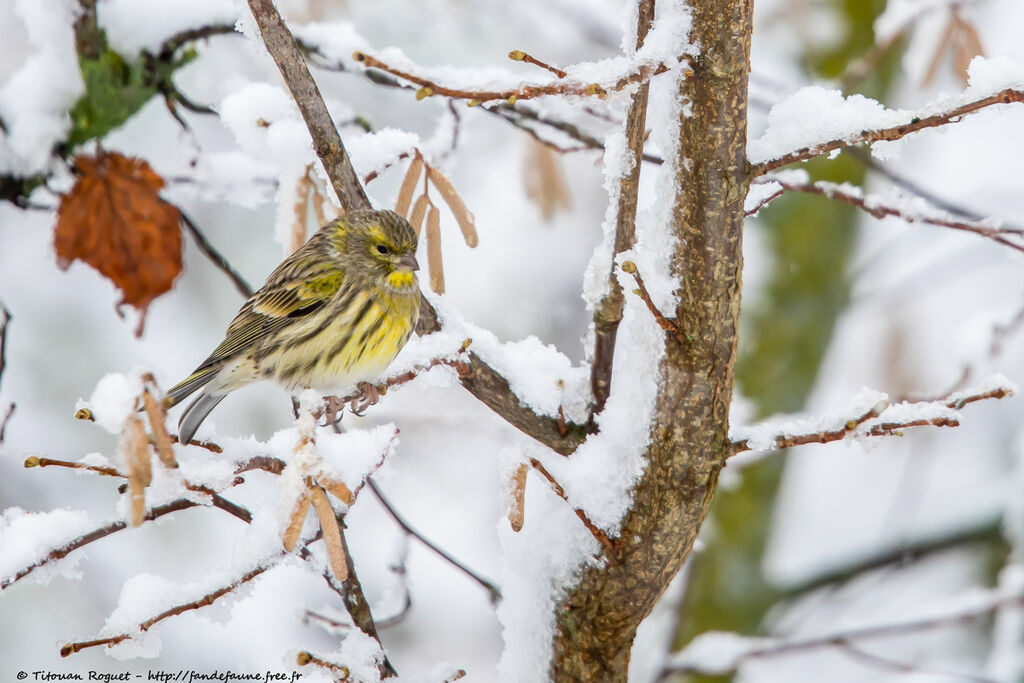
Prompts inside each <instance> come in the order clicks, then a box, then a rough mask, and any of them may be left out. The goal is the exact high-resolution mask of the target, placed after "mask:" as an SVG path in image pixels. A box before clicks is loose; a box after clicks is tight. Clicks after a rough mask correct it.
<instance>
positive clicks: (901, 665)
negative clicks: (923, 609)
mask: <svg viewBox="0 0 1024 683" xmlns="http://www.w3.org/2000/svg"><path fill="white" fill-rule="evenodd" d="M837 647H838V648H839V651H840V652H841V653H843V654H844V655H847V656H848V657H850V658H851V659H855V660H858V661H860V662H862V663H864V664H867V665H869V666H874V667H876V668H879V669H887V670H889V671H898V672H900V673H906V674H913V673H918V674H932V675H936V676H948V677H950V678H957V679H960V680H963V681H974V683H996V680H995V679H994V678H988V677H986V676H975V675H973V674H968V673H963V672H960V671H946V670H945V669H933V668H931V667H923V666H918V665H916V664H909V663H907V662H901V661H898V660H895V659H889V658H888V657H883V656H882V655H879V654H876V653H874V652H869V651H868V650H865V649H864V648H861V647H858V646H856V645H854V644H852V643H843V644H841V645H838V646H837Z"/></svg>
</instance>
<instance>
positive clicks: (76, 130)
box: [68, 48, 157, 148]
mask: <svg viewBox="0 0 1024 683" xmlns="http://www.w3.org/2000/svg"><path fill="white" fill-rule="evenodd" d="M78 63H79V66H80V67H81V69H82V80H83V81H84V82H85V93H84V94H83V95H82V97H81V98H79V100H78V102H76V103H75V106H74V108H73V109H72V110H71V134H70V135H69V136H68V147H69V148H74V147H75V146H76V145H79V144H81V143H83V142H85V141H87V140H91V139H93V138H100V137H103V136H104V135H106V134H107V133H109V132H110V131H112V130H114V129H115V128H117V127H118V126H120V125H121V124H123V123H124V122H125V121H127V120H128V119H129V118H130V117H131V116H132V115H134V114H135V112H137V111H138V110H139V109H141V108H142V106H143V105H144V104H146V102H148V101H149V98H151V97H152V96H153V95H155V94H156V93H157V89H156V86H155V85H154V84H153V79H152V77H151V74H150V73H149V70H148V69H147V67H146V60H145V59H143V58H139V59H136V60H135V61H131V62H129V61H127V60H125V59H124V58H123V57H121V55H119V54H117V53H116V52H114V51H113V50H111V49H109V48H107V49H106V50H104V51H103V52H101V53H100V54H99V55H98V56H97V57H86V56H83V55H79V58H78Z"/></svg>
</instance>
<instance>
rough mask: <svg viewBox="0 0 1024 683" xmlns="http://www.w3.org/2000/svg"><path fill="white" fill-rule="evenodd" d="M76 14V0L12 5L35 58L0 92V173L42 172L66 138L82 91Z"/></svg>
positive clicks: (20, 1)
mask: <svg viewBox="0 0 1024 683" xmlns="http://www.w3.org/2000/svg"><path fill="white" fill-rule="evenodd" d="M78 11H79V7H78V3H77V2H75V1H74V0H53V1H52V2H45V3H43V2H37V0H16V2H15V3H14V14H15V15H16V16H17V17H18V18H19V19H21V21H22V22H23V23H24V25H25V32H26V34H27V36H28V42H29V45H30V46H31V49H32V53H31V54H30V55H29V56H28V57H27V58H26V59H25V61H24V62H23V63H22V64H21V66H20V67H18V69H17V70H16V71H15V72H14V74H13V75H11V77H10V78H9V79H8V80H7V82H6V83H5V84H4V85H3V87H0V119H2V120H3V122H4V130H3V131H0V173H11V174H14V175H22V176H27V175H32V174H34V173H38V172H41V171H44V170H45V169H46V168H47V166H48V165H49V163H50V150H52V149H53V146H54V145H55V144H57V143H58V142H60V141H61V140H64V139H65V138H66V137H67V133H68V130H69V128H70V127H71V120H70V117H69V116H68V110H69V109H71V107H72V106H73V105H74V103H75V101H76V100H77V99H78V97H79V96H80V95H81V94H82V92H83V85H82V76H81V71H80V70H79V68H78V55H77V54H76V52H75V36H74V30H73V26H74V22H75V18H76V17H77V16H78ZM41 83H45V84H46V87H40V84H41Z"/></svg>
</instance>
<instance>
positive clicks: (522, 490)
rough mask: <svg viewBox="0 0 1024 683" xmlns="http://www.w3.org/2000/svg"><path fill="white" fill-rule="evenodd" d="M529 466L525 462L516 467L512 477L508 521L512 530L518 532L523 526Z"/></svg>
mask: <svg viewBox="0 0 1024 683" xmlns="http://www.w3.org/2000/svg"><path fill="white" fill-rule="evenodd" d="M529 471H530V466H529V465H527V464H526V463H525V462H524V463H523V464H521V465H520V466H519V467H517V468H516V473H515V475H513V477H512V504H511V505H510V506H509V509H508V523H509V526H511V527H512V531H515V532H519V531H521V530H522V528H523V519H524V516H525V512H526V475H527V473H528V472H529Z"/></svg>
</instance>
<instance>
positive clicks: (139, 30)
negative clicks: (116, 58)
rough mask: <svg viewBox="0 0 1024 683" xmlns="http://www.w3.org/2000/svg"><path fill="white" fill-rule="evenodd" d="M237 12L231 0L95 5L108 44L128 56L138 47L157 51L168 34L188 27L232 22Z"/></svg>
mask: <svg viewBox="0 0 1024 683" xmlns="http://www.w3.org/2000/svg"><path fill="white" fill-rule="evenodd" d="M238 14H239V12H238V4H237V3H235V2H233V1H232V0H175V2H166V0H102V2H100V3H99V4H98V6H97V8H96V19H97V21H98V22H99V25H100V28H102V29H103V30H104V31H106V33H107V40H108V41H109V42H110V46H111V47H112V48H113V49H114V50H115V51H116V52H118V53H119V54H122V55H124V56H126V57H129V58H130V57H131V56H132V55H135V54H137V53H138V52H140V51H141V50H148V51H149V52H151V53H153V54H156V53H157V52H159V51H160V49H161V47H162V46H163V43H164V42H166V41H167V40H168V39H169V38H171V37H172V36H174V35H175V34H177V33H181V32H182V31H185V30H188V29H193V28H199V27H202V26H212V25H217V24H229V25H230V24H234V23H235V22H236V21H237V20H238Z"/></svg>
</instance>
